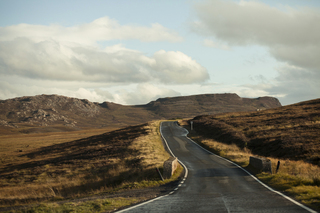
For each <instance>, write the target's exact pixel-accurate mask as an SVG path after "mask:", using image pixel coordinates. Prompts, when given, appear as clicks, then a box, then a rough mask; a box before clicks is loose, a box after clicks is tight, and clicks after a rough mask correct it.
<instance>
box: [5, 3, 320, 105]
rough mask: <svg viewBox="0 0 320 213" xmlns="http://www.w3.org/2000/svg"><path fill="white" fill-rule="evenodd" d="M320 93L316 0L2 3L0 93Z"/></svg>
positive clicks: (145, 96)
mask: <svg viewBox="0 0 320 213" xmlns="http://www.w3.org/2000/svg"><path fill="white" fill-rule="evenodd" d="M206 93H237V94H238V95H239V96H241V97H251V98H255V97H261V96H274V97H277V98H278V99H279V100H280V102H281V103H282V104H283V105H287V104H293V103H297V102H301V101H305V100H310V99H315V98H320V1H319V0H280V1H279V0H241V1H239V0H174V1H172V0H161V1H159V0H134V1H132V0H117V1H114V0H92V1H87V0H86V1H84V0H74V1H72V0H70V1H64V0H55V1H44V0H28V1H25V0H10V1H6V0H0V99H9V98H14V97H20V96H31V95H38V94H59V95H65V96H69V97H76V98H85V99H88V100H90V101H95V102H103V101H111V102H116V103H120V104H128V105H132V104H146V103H148V102H150V101H152V100H155V99H157V98H160V97H172V96H180V95H193V94H206Z"/></svg>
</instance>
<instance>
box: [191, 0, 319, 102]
mask: <svg viewBox="0 0 320 213" xmlns="http://www.w3.org/2000/svg"><path fill="white" fill-rule="evenodd" d="M195 10H196V12H197V16H198V20H197V21H195V22H194V23H193V24H192V29H193V30H194V31H195V32H197V33H199V34H201V35H205V36H207V37H213V38H214V39H215V40H217V41H220V42H224V43H227V44H228V45H233V46H247V45H259V46H264V47H266V48H267V49H268V50H269V51H270V53H271V55H272V56H273V57H274V58H275V59H276V60H278V61H279V62H281V63H282V64H284V66H282V67H281V68H280V69H279V70H278V75H279V76H278V77H277V78H275V79H273V83H272V84H269V86H270V88H265V87H261V88H260V89H261V91H262V93H261V94H263V92H265V93H266V94H269V95H274V96H279V97H283V99H282V100H283V102H285V104H288V103H290V101H291V103H292V102H297V101H298V100H306V98H316V97H319V95H320V93H319V92H318V91H320V90H319V85H320V82H319V81H320V60H319V55H320V25H319V23H320V9H319V8H307V7H303V8H302V7H300V8H291V7H288V6H283V7H282V8H281V9H279V8H276V7H271V6H269V5H267V4H264V3H261V2H258V1H244V0H241V1H239V2H235V1H221V0H210V1H209V0H205V1H203V2H201V3H197V4H196V5H195ZM209 43H210V40H208V41H207V45H209V46H210V44H209ZM213 46H214V44H213ZM251 89H252V88H251ZM243 94H244V93H243Z"/></svg>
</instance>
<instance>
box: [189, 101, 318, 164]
mask: <svg viewBox="0 0 320 213" xmlns="http://www.w3.org/2000/svg"><path fill="white" fill-rule="evenodd" d="M319 117H320V99H316V100H312V101H307V102H302V103H299V104H294V105H290V106H285V107H279V108H274V109H269V110H262V111H256V112H247V113H241V112H238V113H226V114H219V115H209V116H205V115H204V116H198V117H195V118H194V119H193V123H194V129H195V130H196V131H197V132H199V133H201V134H204V135H206V136H207V137H209V138H213V139H215V140H217V141H221V142H224V143H228V144H230V143H235V144H237V145H238V146H239V147H241V148H244V147H246V148H247V149H249V150H250V151H251V152H252V153H254V154H258V155H262V156H267V157H275V158H282V159H291V160H303V161H305V162H310V163H313V164H315V165H320V120H319Z"/></svg>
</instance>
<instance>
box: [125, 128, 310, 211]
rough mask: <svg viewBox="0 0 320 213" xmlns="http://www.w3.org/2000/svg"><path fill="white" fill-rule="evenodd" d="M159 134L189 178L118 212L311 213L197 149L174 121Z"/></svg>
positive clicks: (233, 166) (220, 160) (225, 162)
mask: <svg viewBox="0 0 320 213" xmlns="http://www.w3.org/2000/svg"><path fill="white" fill-rule="evenodd" d="M161 129H162V131H161V132H162V134H163V137H164V138H165V140H166V141H167V143H168V145H169V147H170V149H171V150H172V152H173V154H174V155H175V156H176V157H178V159H179V160H180V161H181V162H182V163H183V164H184V165H185V166H186V167H187V169H188V176H187V178H186V180H185V181H184V183H183V184H181V186H180V187H179V188H178V190H176V191H174V193H172V194H170V195H166V196H163V197H160V198H157V199H154V200H151V201H149V202H147V203H144V204H141V205H138V206H134V207H131V208H128V209H125V210H122V211H120V212H139V213H141V212H183V213H185V212H217V213H220V212H227V213H229V212H237V213H238V212H246V213H247V212H264V213H266V212H270V213H271V212H272V213H275V212H290V213H294V212H313V211H312V210H311V211H310V210H308V209H307V210H306V209H305V207H301V206H298V205H296V204H294V203H293V202H291V201H289V200H288V199H286V198H284V197H283V196H280V195H279V194H277V193H275V192H272V191H270V190H269V189H267V188H266V187H264V186H263V185H261V184H260V183H258V182H257V181H256V180H254V179H253V178H252V177H251V176H250V175H249V174H248V173H246V172H245V171H243V170H241V169H240V168H238V167H237V166H236V165H234V164H232V163H231V162H228V161H226V160H224V159H222V158H219V157H218V156H216V155H213V154H210V153H209V152H207V151H205V150H204V149H202V148H200V147H199V146H198V145H196V144H195V143H194V142H192V141H191V140H190V139H188V138H187V137H186V135H187V133H188V132H187V130H186V129H183V128H181V127H179V126H178V125H177V123H175V122H163V123H162V128H161Z"/></svg>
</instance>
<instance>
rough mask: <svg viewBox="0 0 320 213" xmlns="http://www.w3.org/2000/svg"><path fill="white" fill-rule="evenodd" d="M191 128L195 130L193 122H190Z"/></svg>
mask: <svg viewBox="0 0 320 213" xmlns="http://www.w3.org/2000/svg"><path fill="white" fill-rule="evenodd" d="M190 126H191V127H190V128H191V130H193V121H190Z"/></svg>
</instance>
